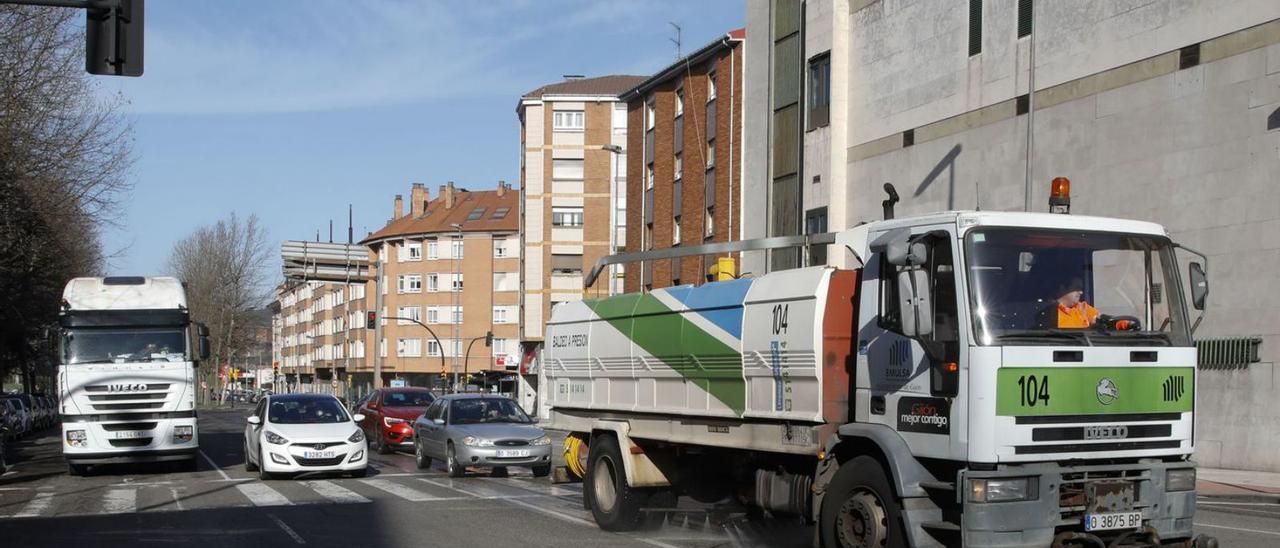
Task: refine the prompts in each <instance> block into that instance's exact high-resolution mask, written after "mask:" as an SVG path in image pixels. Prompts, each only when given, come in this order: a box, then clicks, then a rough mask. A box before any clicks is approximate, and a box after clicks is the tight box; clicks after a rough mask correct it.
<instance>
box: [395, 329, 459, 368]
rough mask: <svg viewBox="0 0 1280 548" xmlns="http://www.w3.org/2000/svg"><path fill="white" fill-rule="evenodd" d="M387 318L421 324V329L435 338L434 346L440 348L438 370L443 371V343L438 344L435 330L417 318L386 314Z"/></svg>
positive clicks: (438, 339)
mask: <svg viewBox="0 0 1280 548" xmlns="http://www.w3.org/2000/svg"><path fill="white" fill-rule="evenodd" d="M387 319H388V320H403V321H406V322H413V323H416V324H418V325H419V326H421V327H422V328H423V329H426V330H427V333H430V334H431V338H432V339H435V341H436V347H438V348H440V371H444V368H445V365H444V345H443V344H440V337H437V336H436V332H435V331H432V330H431V328H430V327H427V324H425V323H422V322H420V321H418V320H415V319H413V318H404V317H400V316H388V317H387Z"/></svg>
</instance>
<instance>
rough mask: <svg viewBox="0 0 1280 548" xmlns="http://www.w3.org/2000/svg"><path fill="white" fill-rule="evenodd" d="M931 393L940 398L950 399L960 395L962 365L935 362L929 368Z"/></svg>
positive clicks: (941, 361) (949, 362) (940, 361)
mask: <svg viewBox="0 0 1280 548" xmlns="http://www.w3.org/2000/svg"><path fill="white" fill-rule="evenodd" d="M929 392H930V393H931V394H932V395H934V396H936V397H940V398H950V397H954V396H955V395H956V394H958V393H960V364H959V363H957V362H951V361H943V360H936V359H935V360H933V361H932V363H931V364H930V366H929Z"/></svg>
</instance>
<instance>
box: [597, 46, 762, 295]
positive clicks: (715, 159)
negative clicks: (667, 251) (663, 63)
mask: <svg viewBox="0 0 1280 548" xmlns="http://www.w3.org/2000/svg"><path fill="white" fill-rule="evenodd" d="M745 38H746V32H745V31H744V30H743V29H738V30H735V31H731V32H729V33H727V34H725V35H724V36H722V37H720V38H717V39H716V40H715V41H713V42H711V43H709V44H707V45H706V46H703V47H702V48H701V49H699V50H697V51H695V52H693V53H691V54H689V55H688V56H686V57H684V58H681V59H679V60H677V61H676V62H675V63H673V64H671V65H670V66H668V67H666V68H664V69H663V70H661V71H659V72H658V73H657V74H654V75H653V76H652V77H650V78H648V79H646V80H644V81H643V82H641V83H639V84H638V85H637V86H635V87H633V88H631V89H630V90H628V91H626V92H625V93H623V94H622V98H623V99H624V100H625V101H626V102H627V122H628V123H627V127H628V131H627V149H628V150H631V151H635V153H634V154H629V155H628V156H627V178H626V181H627V191H626V199H627V207H626V212H627V213H626V215H627V223H626V224H627V226H629V227H633V228H634V229H633V230H630V231H628V232H627V237H626V248H627V249H628V250H650V249H661V248H667V247H674V246H681V245H683V246H692V245H702V244H707V243H713V242H726V241H731V240H737V239H739V235H740V234H741V230H742V217H741V215H740V211H741V203H742V194H741V184H740V182H741V178H742V170H741V166H740V164H741V157H742V155H741V150H742V123H741V121H742V67H743V59H742V49H743V48H742V43H743V41H744V39H745ZM715 259H716V257H713V256H704V257H684V258H677V259H663V260H658V261H648V262H646V263H643V264H640V265H633V266H632V267H631V268H629V269H627V271H626V274H625V283H624V287H625V290H626V291H629V292H630V291H640V290H642V289H644V290H649V289H653V288H658V287H667V286H671V285H679V284H682V283H698V282H699V281H701V280H703V279H705V276H706V273H707V269H708V267H709V266H710V265H712V264H714V263H715Z"/></svg>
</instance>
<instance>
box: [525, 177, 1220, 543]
mask: <svg viewBox="0 0 1280 548" xmlns="http://www.w3.org/2000/svg"><path fill="white" fill-rule="evenodd" d="M1066 187H1067V183H1065V181H1064V182H1062V183H1061V184H1059V183H1057V182H1055V185H1054V200H1055V202H1056V207H1057V208H1058V209H1061V210H1065V209H1066V208H1067V206H1068V205H1069V204H1068V202H1067V200H1068V196H1067V195H1066V194H1067V193H1066ZM887 190H890V195H891V199H890V200H886V201H885V220H881V221H875V222H871V223H866V224H862V225H860V226H858V227H855V228H853V229H850V230H845V231H842V232H838V233H832V234H826V235H816V236H815V235H811V236H799V237H780V238H771V239H766V240H756V241H748V242H731V243H724V244H710V245H707V246H701V247H700V248H684V249H681V248H675V249H668V250H656V251H649V252H640V253H632V254H627V255H620V256H614V257H608V258H606V259H604V260H602V261H601V263H600V264H597V265H596V268H595V270H593V272H592V274H591V275H590V276H588V280H587V283H588V284H590V283H591V278H593V277H594V275H595V274H596V273H598V272H599V271H600V270H601V269H602V267H603V266H604V265H606V264H609V263H614V262H631V261H638V260H654V259H661V258H665V257H673V256H679V255H693V254H700V253H709V252H710V253H725V252H734V251H744V250H752V249H770V248H779V247H786V246H797V245H800V246H801V247H805V246H808V245H813V244H821V243H833V244H834V246H833V247H832V248H831V250H832V251H831V252H830V253H829V255H830V256H833V257H838V256H839V255H843V257H842V258H837V260H835V261H832V262H833V263H835V262H837V261H839V262H840V264H843V265H851V266H846V267H844V268H837V267H833V266H815V267H809V268H800V269H795V270H786V271H779V272H773V273H769V274H766V275H762V276H759V277H756V278H741V279H733V280H730V281H719V282H711V283H706V284H703V285H700V286H691V285H683V286H678V287H669V288H663V289H658V290H654V291H651V292H648V293H639V294H624V295H619V296H614V297H610V298H604V299H598V300H586V301H581V302H572V303H565V304H560V305H557V306H556V307H555V309H554V310H553V312H552V317H551V320H550V321H549V322H548V324H547V331H546V339H545V340H546V343H545V347H544V349H543V350H542V357H541V360H542V367H543V370H544V375H545V379H544V380H545V383H544V384H543V391H544V393H545V397H546V398H547V399H548V401H549V407H550V424H551V427H553V428H559V429H564V430H567V431H569V432H571V435H570V439H569V440H568V442H567V444H566V445H567V446H568V447H569V451H567V452H566V457H567V461H568V465H569V466H568V468H569V469H570V470H572V471H574V472H575V473H577V474H578V475H580V476H581V477H582V478H583V481H584V493H585V498H586V504H587V505H588V506H589V507H590V509H591V512H592V514H593V516H594V518H595V520H596V522H597V524H599V525H600V526H601V527H602V528H604V529H608V530H627V529H630V528H634V527H636V526H638V525H639V523H640V521H641V516H642V513H643V511H644V509H645V507H646V506H647V505H648V503H649V501H651V500H653V501H657V500H662V501H664V504H666V505H669V504H670V500H671V495H675V496H677V497H681V496H688V497H691V498H693V499H696V500H699V501H702V502H714V501H732V502H735V503H745V504H748V505H752V506H755V507H758V508H760V509H762V510H763V511H765V512H768V513H770V514H782V515H788V514H789V515H795V516H801V517H802V518H804V519H806V520H809V521H810V522H811V523H815V524H816V528H817V531H816V533H817V534H816V537H817V541H818V544H820V545H821V546H832V547H852V546H958V545H965V546H1006V547H1013V546H1018V547H1022V546H1026V547H1031V546H1036V547H1043V546H1049V545H1051V544H1053V545H1054V546H1067V545H1074V544H1081V545H1092V546H1103V545H1108V544H1109V543H1111V542H1113V541H1117V540H1119V541H1120V542H1122V543H1125V542H1128V543H1132V544H1133V545H1140V546H1145V545H1160V544H1161V543H1162V542H1169V541H1173V540H1177V541H1179V542H1180V543H1182V544H1184V545H1188V546H1213V545H1216V541H1214V540H1213V539H1212V538H1211V537H1207V536H1196V535H1194V534H1193V531H1192V516H1193V514H1194V512H1195V505H1196V492H1195V482H1196V470H1195V465H1194V464H1193V463H1192V461H1190V460H1189V458H1190V456H1191V454H1192V452H1193V449H1194V436H1193V433H1194V419H1193V416H1194V410H1195V388H1196V349H1195V346H1194V345H1193V343H1192V339H1191V333H1192V331H1193V329H1194V326H1193V325H1192V324H1191V322H1190V321H1189V316H1190V314H1189V312H1188V310H1187V308H1188V307H1187V306H1186V303H1188V302H1189V303H1190V304H1191V308H1195V309H1197V310H1203V308H1204V300H1205V297H1206V294H1207V291H1208V285H1207V281H1206V276H1205V269H1204V266H1203V265H1204V263H1203V261H1204V257H1203V255H1200V254H1199V253H1196V252H1194V251H1192V250H1188V249H1186V248H1181V247H1180V246H1179V245H1177V244H1175V243H1174V242H1172V241H1170V238H1169V235H1168V233H1167V232H1166V230H1165V229H1164V228H1163V227H1161V226H1159V225H1156V224H1152V223H1148V222H1140V221H1133V220H1124V219H1111V218H1099V217H1082V216H1071V215H1066V214H1049V213H1011V212H979V211H971V212H946V213H938V214H932V215H925V216H918V217H911V218H901V219H894V218H893V204H894V202H896V193H893V192H892V191H891V188H888V187H887ZM1182 253H1186V254H1189V255H1190V256H1198V260H1199V261H1200V262H1190V263H1189V264H1188V265H1187V268H1186V271H1185V273H1186V276H1185V278H1184V276H1183V274H1184V272H1183V269H1182V268H1181V267H1180V265H1181V264H1182V263H1181V262H1180V258H1179V255H1180V254H1182ZM1184 258H1191V257H1187V256H1184ZM1188 297H1189V298H1188ZM1198 322H1199V320H1196V323H1197V324H1198ZM658 494H662V495H663V496H656V495H658ZM1120 537H1124V539H1121V538H1120ZM1123 545H1125V546H1129V545H1131V544H1123Z"/></svg>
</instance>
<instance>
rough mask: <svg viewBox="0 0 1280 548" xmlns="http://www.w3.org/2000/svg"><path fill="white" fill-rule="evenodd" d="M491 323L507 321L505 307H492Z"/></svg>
mask: <svg viewBox="0 0 1280 548" xmlns="http://www.w3.org/2000/svg"><path fill="white" fill-rule="evenodd" d="M493 323H507V307H505V306H495V307H493Z"/></svg>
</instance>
